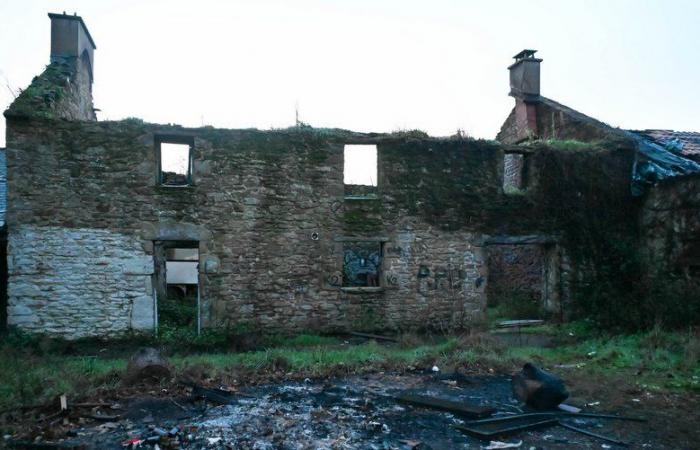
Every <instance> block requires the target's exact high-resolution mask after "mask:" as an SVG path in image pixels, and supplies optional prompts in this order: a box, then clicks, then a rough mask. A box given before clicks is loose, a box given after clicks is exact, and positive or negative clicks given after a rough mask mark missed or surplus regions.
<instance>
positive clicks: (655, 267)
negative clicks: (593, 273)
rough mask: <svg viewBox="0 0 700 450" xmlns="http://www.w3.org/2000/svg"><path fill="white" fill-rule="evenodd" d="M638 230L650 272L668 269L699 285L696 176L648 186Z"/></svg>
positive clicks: (699, 209) (699, 216)
mask: <svg viewBox="0 0 700 450" xmlns="http://www.w3.org/2000/svg"><path fill="white" fill-rule="evenodd" d="M641 230H642V234H641V236H642V242H643V247H642V248H643V249H644V251H645V259H646V261H647V264H648V265H649V266H650V272H651V273H664V272H665V273H670V274H673V275H674V276H676V277H678V278H679V279H681V280H685V281H686V282H688V283H691V284H695V285H696V286H699V285H700V177H699V176H697V175H695V176H688V177H683V178H678V179H670V180H667V181H664V182H662V183H660V184H658V185H656V186H654V187H652V188H650V189H649V190H648V193H647V194H646V197H645V199H644V205H643V208H642V214H641ZM669 281H670V280H669ZM698 296H700V294H698Z"/></svg>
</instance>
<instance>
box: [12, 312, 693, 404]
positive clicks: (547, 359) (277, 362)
mask: <svg viewBox="0 0 700 450" xmlns="http://www.w3.org/2000/svg"><path fill="white" fill-rule="evenodd" d="M549 331H550V332H551V333H552V335H553V336H554V339H555V340H557V341H559V342H560V345H559V346H558V347H554V348H536V347H525V348H506V347H505V346H504V345H503V344H502V343H501V342H500V341H499V340H498V339H497V338H496V337H495V336H493V335H491V334H489V333H481V332H471V333H468V334H463V335H459V336H451V337H426V336H420V335H411V334H405V335H402V336H401V337H400V339H399V342H398V343H396V344H391V345H385V344H380V343H377V342H374V341H369V342H366V343H364V344H360V345H350V344H348V343H346V342H343V341H342V340H341V339H338V338H335V337H332V336H318V335H312V334H301V335H298V336H293V337H282V336H271V337H268V338H264V339H262V340H261V341H262V342H263V345H264V349H260V350H256V351H248V352H230V351H214V352H209V353H200V354H182V353H180V354H176V355H173V356H171V358H170V362H171V363H172V365H173V368H174V370H175V375H176V377H184V378H190V379H194V380H219V381H220V382H222V383H226V382H232V381H233V380H239V381H240V380H244V381H246V382H251V381H255V380H263V379H265V377H266V376H268V375H274V376H276V377H277V378H275V379H279V378H280V377H284V378H294V377H326V376H339V375H346V374H350V373H363V372H371V371H379V370H397V371H402V370H413V369H419V370H427V369H429V368H431V367H432V366H433V365H437V366H438V367H439V368H441V370H457V369H460V370H467V371H477V372H489V373H490V372H494V371H495V372H500V373H508V372H511V371H513V370H515V369H516V368H517V367H519V366H520V365H522V364H523V363H524V362H525V361H532V362H534V363H536V364H539V365H542V366H545V367H548V368H550V369H553V370H555V371H562V370H565V369H564V367H567V368H568V369H566V370H576V371H581V372H587V373H595V374H598V375H600V376H602V377H606V376H617V375H621V374H622V375H625V376H626V375H630V376H633V377H635V378H634V379H635V380H636V381H638V383H644V384H646V385H649V386H657V387H658V388H659V389H680V390H687V391H696V392H697V391H700V333H699V332H698V330H693V329H690V330H688V331H687V332H674V333H671V332H665V331H663V330H662V329H660V328H656V329H654V330H652V331H650V332H647V333H639V334H633V335H618V336H605V335H596V334H595V333H594V330H592V329H591V328H590V324H588V323H583V322H577V323H572V324H567V325H566V326H562V327H559V328H557V329H549ZM258 339H259V340H260V338H258ZM50 348H52V347H51V345H50V344H48V343H47V341H46V340H44V339H40V338H37V337H31V336H17V335H15V336H10V337H8V338H6V340H5V341H4V345H3V346H2V347H1V348H0V357H2V360H3V362H4V364H3V365H2V366H0V380H2V381H0V409H6V408H11V407H16V406H20V405H34V404H41V403H46V402H48V401H50V400H51V399H53V398H55V397H56V396H57V395H59V394H63V393H67V394H68V395H69V396H70V397H71V398H74V399H75V398H81V397H89V396H91V395H94V393H95V392H97V390H100V389H102V390H104V389H108V390H109V389H116V388H118V387H119V386H120V385H121V373H123V371H124V369H125V367H126V358H124V357H110V356H93V355H75V354H73V355H70V354H68V355H66V354H64V355H60V354H52V353H50V352H47V351H46V349H50ZM132 350H133V347H132ZM98 354H100V353H98ZM557 367H559V369H557Z"/></svg>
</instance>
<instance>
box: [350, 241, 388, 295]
mask: <svg viewBox="0 0 700 450" xmlns="http://www.w3.org/2000/svg"><path fill="white" fill-rule="evenodd" d="M343 257H344V260H343V286H346V287H351V286H352V287H378V286H380V280H381V271H382V243H381V242H373V241H354V242H345V243H344V246H343Z"/></svg>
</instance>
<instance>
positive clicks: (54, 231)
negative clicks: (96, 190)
mask: <svg viewBox="0 0 700 450" xmlns="http://www.w3.org/2000/svg"><path fill="white" fill-rule="evenodd" d="M9 254H10V255H11V257H10V260H9V261H10V264H9V272H10V285H9V299H10V300H9V305H8V317H9V325H14V326H18V327H21V328H22V329H25V330H27V331H32V332H46V333H50V334H54V335H59V336H65V337H69V338H78V337H85V336H95V335H98V336H111V335H115V334H118V333H119V332H121V331H123V330H125V329H131V328H133V329H144V328H151V327H152V326H153V307H152V287H151V274H152V273H153V259H152V258H151V257H149V256H148V255H146V254H145V252H144V251H143V249H142V248H141V246H140V244H139V243H138V242H135V241H134V240H133V239H132V238H131V237H130V236H127V235H124V234H120V233H115V232H111V231H109V230H105V229H102V230H100V229H88V228H72V229H68V228H63V227H51V226H33V225H19V226H15V227H11V232H10V236H9ZM144 305H146V308H144Z"/></svg>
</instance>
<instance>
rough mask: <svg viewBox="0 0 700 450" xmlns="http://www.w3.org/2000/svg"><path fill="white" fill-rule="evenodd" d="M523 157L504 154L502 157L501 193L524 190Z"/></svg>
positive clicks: (515, 154) (516, 154)
mask: <svg viewBox="0 0 700 450" xmlns="http://www.w3.org/2000/svg"><path fill="white" fill-rule="evenodd" d="M524 171H525V155H522V154H520V153H506V154H505V155H504V156H503V191H504V192H505V193H506V194H514V193H518V192H521V191H522V190H523V189H524V188H525V180H524V178H525V177H524Z"/></svg>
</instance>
